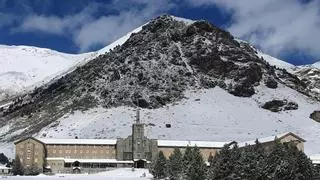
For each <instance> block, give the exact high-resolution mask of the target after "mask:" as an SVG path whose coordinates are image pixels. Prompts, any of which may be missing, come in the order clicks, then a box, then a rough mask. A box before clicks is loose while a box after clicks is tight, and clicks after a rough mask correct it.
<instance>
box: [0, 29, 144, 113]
mask: <svg viewBox="0 0 320 180" xmlns="http://www.w3.org/2000/svg"><path fill="white" fill-rule="evenodd" d="M141 27H142V26H141ZM141 27H139V28H137V29H134V30H133V31H131V32H129V33H127V34H126V35H125V36H123V37H122V38H120V39H118V40H117V41H115V42H113V43H111V44H110V45H108V46H106V47H104V48H102V49H101V50H98V51H96V52H89V53H84V54H66V53H61V52H57V51H54V50H51V49H46V48H38V47H32V46H6V45H0V107H1V104H2V103H1V101H3V103H4V102H7V101H8V99H9V100H10V99H12V98H13V97H12V96H14V97H15V96H18V95H21V94H23V93H27V92H28V91H31V90H33V89H34V88H36V87H40V86H42V85H44V84H46V83H48V82H50V81H51V80H53V79H57V78H59V77H61V76H63V75H65V74H67V73H70V72H71V71H73V70H74V69H75V68H76V67H79V66H81V65H83V64H85V63H87V62H88V61H90V60H91V59H94V58H95V57H97V56H99V55H100V54H104V53H106V52H108V51H109V50H110V49H113V48H114V47H116V46H118V45H121V44H123V43H124V42H125V41H126V40H127V39H128V38H129V37H130V35H131V34H132V33H136V32H139V31H140V30H141Z"/></svg>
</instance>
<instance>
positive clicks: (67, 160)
mask: <svg viewBox="0 0 320 180" xmlns="http://www.w3.org/2000/svg"><path fill="white" fill-rule="evenodd" d="M46 159H47V160H63V161H64V162H66V163H74V162H76V161H78V162H80V163H133V161H118V160H116V159H69V158H63V157H50V158H46Z"/></svg>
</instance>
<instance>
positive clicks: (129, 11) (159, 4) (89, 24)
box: [14, 0, 173, 52]
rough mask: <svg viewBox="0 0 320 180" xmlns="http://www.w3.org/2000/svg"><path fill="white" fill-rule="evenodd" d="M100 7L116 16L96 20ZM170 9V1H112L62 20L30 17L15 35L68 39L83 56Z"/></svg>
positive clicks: (87, 8) (109, 15) (53, 17)
mask: <svg viewBox="0 0 320 180" xmlns="http://www.w3.org/2000/svg"><path fill="white" fill-rule="evenodd" d="M101 7H102V8H103V10H105V11H107V10H108V11H111V12H112V11H115V12H116V13H113V14H107V15H101V16H99V17H96V16H95V14H96V13H97V12H98V11H99V10H101ZM172 7H173V4H171V3H170V2H169V0H162V1H156V0H152V1H150V0H148V1H147V0H143V1H138V0H134V1H130V2H129V3H123V1H119V0H114V1H112V2H111V4H98V3H92V4H90V5H89V6H88V7H86V8H85V9H84V10H82V11H80V12H78V13H76V14H72V15H66V16H63V17H58V16H45V15H35V14H32V15H29V16H28V17H26V18H25V19H24V20H23V22H22V23H21V24H20V26H19V27H17V28H15V29H14V31H15V32H42V33H49V34H55V35H61V36H71V37H72V39H73V41H74V43H75V44H76V45H77V46H78V47H79V49H80V52H85V51H88V50H90V49H91V48H92V47H93V46H96V45H107V44H109V43H111V42H112V41H114V40H116V39H118V38H119V37H121V36H122V35H124V34H126V33H127V32H129V31H130V30H132V29H134V28H136V27H138V26H140V25H142V24H143V23H145V22H146V21H147V20H149V19H150V18H153V17H155V16H157V15H159V14H161V13H163V12H165V11H166V10H168V9H170V8H172Z"/></svg>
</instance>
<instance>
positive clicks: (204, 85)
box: [0, 15, 320, 153]
mask: <svg viewBox="0 0 320 180" xmlns="http://www.w3.org/2000/svg"><path fill="white" fill-rule="evenodd" d="M126 37H128V38H122V40H121V42H123V44H121V45H119V46H114V48H113V49H112V50H110V51H107V52H106V53H103V54H101V55H99V56H96V57H94V58H93V59H91V60H89V61H87V62H86V63H84V64H83V65H81V66H77V67H76V68H75V69H74V70H73V71H69V72H68V73H67V74H64V75H63V76H62V77H60V78H56V79H54V80H53V81H50V82H49V83H46V84H44V85H42V86H40V87H37V88H36V89H35V90H33V91H32V92H29V93H26V94H24V95H21V96H19V97H17V98H16V99H15V100H14V101H13V102H12V104H10V106H7V107H2V108H1V109H0V125H1V127H2V128H0V137H1V139H2V140H3V141H7V142H11V141H13V140H16V139H18V138H21V137H25V136H28V135H33V136H40V137H54V138H73V137H75V136H78V137H79V138H116V137H125V136H127V135H129V133H130V126H131V123H132V121H133V119H134V114H135V110H136V109H137V108H140V109H141V113H142V115H141V119H142V121H143V122H144V123H146V133H147V135H148V136H149V137H151V138H159V139H177V140H179V139H181V140H182V139H187V140H214V141H230V140H237V141H243V140H248V139H255V138H257V137H263V136H270V135H275V134H279V133H281V132H287V131H292V132H294V133H297V134H298V135H301V136H302V137H303V138H305V139H306V140H307V143H306V147H305V148H306V151H307V153H314V152H318V151H319V150H320V146H319V145H320V142H318V140H317V139H318V138H317V137H318V135H319V134H320V124H319V123H318V122H317V121H315V120H317V119H316V118H315V120H313V119H311V118H309V117H310V115H311V114H312V113H314V112H317V111H319V110H320V109H319V107H320V102H319V101H318V100H316V97H315V96H314V95H313V94H312V93H310V91H309V90H308V88H307V85H306V83H305V82H304V81H302V80H301V79H300V78H299V77H297V76H296V75H295V74H292V73H291V71H289V70H285V69H282V68H283V67H277V66H274V64H272V63H271V60H270V59H271V57H270V56H267V55H266V54H263V53H262V52H259V51H257V49H255V48H253V47H252V46H251V45H250V44H248V43H246V42H241V41H238V40H237V39H235V38H234V37H233V36H232V35H231V34H230V33H229V32H226V31H224V30H222V29H219V28H218V27H216V26H214V25H212V24H210V23H208V22H206V21H190V20H186V19H183V18H176V17H172V16H168V15H164V16H160V17H158V18H155V19H153V20H151V21H150V22H148V23H147V24H145V25H144V26H142V27H139V28H138V29H136V30H135V31H134V32H133V33H131V35H127V36H126ZM123 39H125V40H123ZM272 62H274V63H278V65H279V63H280V64H281V65H282V66H289V65H288V64H286V63H282V62H280V61H278V60H277V59H273V61H272ZM290 67H291V66H290ZM290 67H287V68H290ZM312 117H313V116H312ZM166 124H171V128H166V126H165V125H166Z"/></svg>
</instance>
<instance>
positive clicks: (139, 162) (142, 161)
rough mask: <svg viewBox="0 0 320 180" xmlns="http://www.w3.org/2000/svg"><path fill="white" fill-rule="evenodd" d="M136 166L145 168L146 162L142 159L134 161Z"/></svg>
mask: <svg viewBox="0 0 320 180" xmlns="http://www.w3.org/2000/svg"><path fill="white" fill-rule="evenodd" d="M135 164H136V168H145V165H146V162H145V161H144V160H142V159H140V160H138V161H136V162H135Z"/></svg>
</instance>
